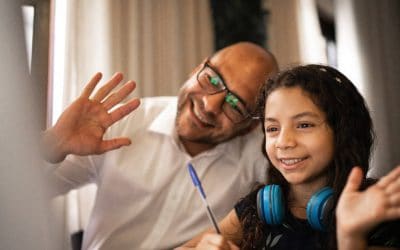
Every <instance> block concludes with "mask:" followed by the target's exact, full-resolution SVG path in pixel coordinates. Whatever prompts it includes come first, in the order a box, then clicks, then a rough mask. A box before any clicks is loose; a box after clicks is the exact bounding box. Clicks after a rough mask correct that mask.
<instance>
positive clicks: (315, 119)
mask: <svg viewBox="0 0 400 250" xmlns="http://www.w3.org/2000/svg"><path fill="white" fill-rule="evenodd" d="M264 122H265V134H266V143H265V149H266V152H267V154H268V157H269V158H270V160H271V162H272V164H273V165H274V167H276V168H277V169H278V170H279V171H280V172H281V174H282V175H283V176H284V178H285V179H286V180H287V181H288V182H289V183H290V184H292V185H298V184H307V185H309V184H311V185H312V186H315V188H320V187H322V186H324V185H325V183H326V171H325V170H326V169H327V167H328V165H329V163H330V162H331V161H332V158H333V153H334V135H333V131H332V129H331V128H330V127H329V125H328V124H327V122H326V120H325V114H324V113H323V112H322V111H321V110H320V109H319V108H318V107H317V106H316V105H315V104H314V103H313V102H312V100H311V99H310V98H309V97H308V96H307V94H306V92H304V91H303V90H302V89H301V88H300V87H291V88H285V87H282V88H278V89H276V90H274V91H273V92H272V93H271V94H270V95H269V97H268V99H267V101H266V106H265V121H264Z"/></svg>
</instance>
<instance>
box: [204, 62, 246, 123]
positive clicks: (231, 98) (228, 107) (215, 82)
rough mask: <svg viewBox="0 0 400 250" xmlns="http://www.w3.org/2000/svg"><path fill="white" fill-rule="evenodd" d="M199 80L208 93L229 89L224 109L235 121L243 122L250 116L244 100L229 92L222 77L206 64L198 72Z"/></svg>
mask: <svg viewBox="0 0 400 250" xmlns="http://www.w3.org/2000/svg"><path fill="white" fill-rule="evenodd" d="M197 81H198V82H199V85H200V87H201V88H202V89H203V90H204V91H205V92H206V93H207V94H210V95H212V94H216V93H218V92H221V91H224V90H226V91H227V94H226V96H225V102H224V104H223V105H222V110H223V111H224V113H225V115H226V116H227V117H228V118H229V119H230V120H231V121H232V122H233V123H239V122H242V121H243V120H245V119H246V118H247V117H248V116H249V114H248V112H247V109H246V106H245V105H244V104H243V102H241V101H240V99H239V98H238V97H237V96H235V95H234V94H232V93H231V92H229V90H228V89H227V87H226V86H225V84H224V82H223V81H222V79H221V77H220V76H219V75H218V74H217V73H216V72H215V71H214V70H213V69H212V68H210V67H208V66H207V65H206V66H205V67H204V68H203V69H202V70H201V71H200V72H199V73H198V75H197Z"/></svg>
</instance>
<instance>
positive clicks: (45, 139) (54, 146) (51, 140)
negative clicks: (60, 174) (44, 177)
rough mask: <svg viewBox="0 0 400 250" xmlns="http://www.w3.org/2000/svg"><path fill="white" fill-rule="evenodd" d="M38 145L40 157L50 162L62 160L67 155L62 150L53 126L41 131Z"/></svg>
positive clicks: (60, 141)
mask: <svg viewBox="0 0 400 250" xmlns="http://www.w3.org/2000/svg"><path fill="white" fill-rule="evenodd" d="M40 146H41V153H42V157H43V158H44V160H46V161H48V162H50V163H59V162H62V161H63V160H64V159H65V157H66V156H67V155H68V153H67V152H65V151H64V150H63V147H62V139H61V138H58V136H57V135H56V133H55V132H54V131H53V128H49V129H47V130H46V131H43V132H42V136H41V142H40Z"/></svg>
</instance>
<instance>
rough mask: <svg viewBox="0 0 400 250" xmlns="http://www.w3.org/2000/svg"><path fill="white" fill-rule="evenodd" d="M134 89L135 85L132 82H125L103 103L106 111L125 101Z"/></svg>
mask: <svg viewBox="0 0 400 250" xmlns="http://www.w3.org/2000/svg"><path fill="white" fill-rule="evenodd" d="M135 88H136V83H135V82H133V81H129V82H127V83H126V84H125V85H124V86H123V87H122V88H121V89H120V90H119V91H118V92H116V93H113V94H112V95H110V96H108V97H107V99H106V100H104V102H103V106H104V108H105V109H106V110H110V109H111V108H112V107H114V106H115V105H116V104H118V103H119V102H120V101H122V100H123V99H125V97H127V96H128V95H129V94H130V93H132V91H133V90H134V89H135Z"/></svg>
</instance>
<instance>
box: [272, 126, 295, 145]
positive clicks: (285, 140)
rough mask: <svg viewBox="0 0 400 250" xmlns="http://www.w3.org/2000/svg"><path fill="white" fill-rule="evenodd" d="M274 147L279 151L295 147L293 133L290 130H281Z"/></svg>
mask: <svg viewBox="0 0 400 250" xmlns="http://www.w3.org/2000/svg"><path fill="white" fill-rule="evenodd" d="M275 146H276V147H277V148H279V149H288V148H293V147H295V146H296V136H295V132H294V131H292V130H290V129H282V130H281V131H280V133H279V136H278V138H277V141H276V145H275Z"/></svg>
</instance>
